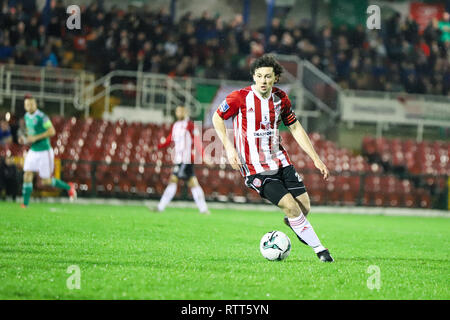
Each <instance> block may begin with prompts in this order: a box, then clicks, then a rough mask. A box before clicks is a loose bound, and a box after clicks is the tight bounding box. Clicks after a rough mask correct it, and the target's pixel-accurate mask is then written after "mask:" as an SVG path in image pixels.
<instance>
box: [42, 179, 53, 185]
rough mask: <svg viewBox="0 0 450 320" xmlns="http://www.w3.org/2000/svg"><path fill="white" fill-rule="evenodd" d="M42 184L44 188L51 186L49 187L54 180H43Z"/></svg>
mask: <svg viewBox="0 0 450 320" xmlns="http://www.w3.org/2000/svg"><path fill="white" fill-rule="evenodd" d="M41 183H42V184H43V185H44V186H49V185H51V184H52V179H42V180H41Z"/></svg>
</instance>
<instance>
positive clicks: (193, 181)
mask: <svg viewBox="0 0 450 320" xmlns="http://www.w3.org/2000/svg"><path fill="white" fill-rule="evenodd" d="M196 186H198V181H197V179H196V178H195V177H192V178H191V179H189V181H188V187H189V188H194V187H196Z"/></svg>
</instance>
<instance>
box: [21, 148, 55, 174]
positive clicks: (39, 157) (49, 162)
mask: <svg viewBox="0 0 450 320" xmlns="http://www.w3.org/2000/svg"><path fill="white" fill-rule="evenodd" d="M54 158H55V156H54V154H53V149H50V150H45V151H33V150H29V151H28V153H27V155H26V157H25V162H24V164H23V171H25V172H27V171H32V172H39V177H41V178H42V179H49V178H51V177H52V176H53V170H54V168H55V159H54Z"/></svg>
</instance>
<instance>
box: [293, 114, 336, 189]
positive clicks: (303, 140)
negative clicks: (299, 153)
mask: <svg viewBox="0 0 450 320" xmlns="http://www.w3.org/2000/svg"><path fill="white" fill-rule="evenodd" d="M288 128H289V130H290V131H291V133H292V135H293V136H294V139H295V141H297V143H298V144H299V146H300V147H301V148H302V149H303V150H304V151H305V152H306V154H307V155H308V156H309V157H310V158H311V159H312V160H313V162H314V165H315V166H316V168H317V169H319V170H320V172H321V173H322V175H323V178H324V179H325V180H326V179H328V176H329V175H330V172H329V171H328V168H327V167H326V165H325V164H324V163H323V162H322V160H320V157H319V155H318V154H317V152H316V150H314V147H313V145H312V143H311V140H310V139H309V137H308V134H307V133H306V131H305V129H303V126H302V125H301V124H300V122H299V121H298V120H295V121H294V122H293V123H292V124H291V125H289V126H288Z"/></svg>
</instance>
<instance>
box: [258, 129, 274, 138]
mask: <svg viewBox="0 0 450 320" xmlns="http://www.w3.org/2000/svg"><path fill="white" fill-rule="evenodd" d="M253 135H254V136H255V137H271V136H273V135H274V130H265V131H264V130H258V131H255V132H254V133H253Z"/></svg>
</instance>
